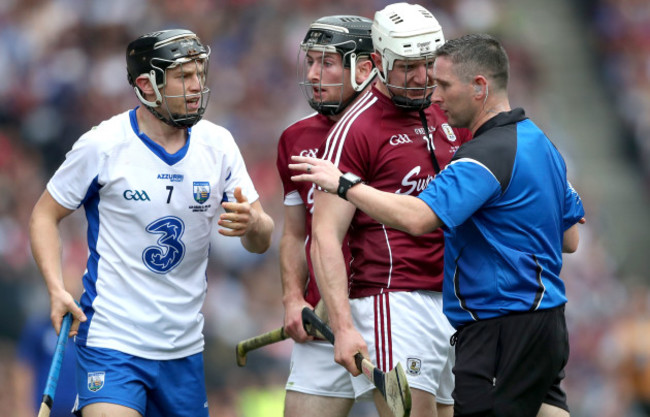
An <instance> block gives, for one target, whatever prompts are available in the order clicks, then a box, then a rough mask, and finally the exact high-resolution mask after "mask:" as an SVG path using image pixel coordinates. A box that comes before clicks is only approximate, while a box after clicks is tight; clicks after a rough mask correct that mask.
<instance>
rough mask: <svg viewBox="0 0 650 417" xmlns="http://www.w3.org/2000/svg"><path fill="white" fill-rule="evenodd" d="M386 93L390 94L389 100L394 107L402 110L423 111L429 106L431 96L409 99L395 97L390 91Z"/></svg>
mask: <svg viewBox="0 0 650 417" xmlns="http://www.w3.org/2000/svg"><path fill="white" fill-rule="evenodd" d="M388 91H389V92H390V94H391V97H390V99H391V100H392V102H393V103H394V104H395V106H397V107H399V108H400V109H402V110H407V111H415V110H423V109H426V108H427V107H429V106H430V105H431V94H429V95H428V96H426V97H425V98H418V99H411V98H408V97H404V96H398V95H395V94H393V92H392V91H390V89H389V90H388Z"/></svg>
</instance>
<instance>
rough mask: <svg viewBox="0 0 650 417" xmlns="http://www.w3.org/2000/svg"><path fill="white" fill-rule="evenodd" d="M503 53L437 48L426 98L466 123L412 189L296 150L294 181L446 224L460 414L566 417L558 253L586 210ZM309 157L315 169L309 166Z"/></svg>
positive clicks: (393, 216)
mask: <svg viewBox="0 0 650 417" xmlns="http://www.w3.org/2000/svg"><path fill="white" fill-rule="evenodd" d="M508 73H509V63H508V56H507V54H506V52H505V50H504V48H503V46H502V45H501V44H500V43H499V41H498V40H496V39H495V38H493V37H492V36H489V35H482V34H478V35H468V36H464V37H461V38H458V39H455V40H451V41H448V42H447V43H445V44H444V45H443V46H441V47H440V48H439V49H437V51H436V61H435V63H434V80H435V82H436V86H437V88H436V90H435V92H434V94H433V101H434V102H435V103H436V104H437V105H438V106H439V107H440V108H441V109H442V110H443V111H444V113H445V114H446V115H447V117H448V119H449V123H450V124H451V125H452V126H454V127H466V128H469V129H470V130H471V131H472V133H473V134H474V139H473V140H472V141H470V142H468V143H466V144H463V145H462V146H461V147H460V149H459V150H458V151H457V152H456V154H455V155H454V157H453V159H452V161H451V162H450V163H449V165H448V166H447V167H446V168H445V169H444V170H443V171H442V172H440V174H439V175H437V176H436V177H435V179H434V180H433V181H431V182H430V183H429V185H428V187H427V188H426V189H425V190H424V191H423V192H422V193H421V194H420V195H419V196H418V197H413V196H406V195H399V194H392V193H387V192H381V191H378V190H376V189H374V188H372V187H369V186H367V185H365V184H358V185H354V186H353V187H351V188H344V187H339V179H340V177H341V173H340V172H339V171H338V169H336V168H335V167H334V166H333V165H331V164H330V163H328V162H327V161H322V160H318V159H314V158H302V157H300V158H294V161H295V162H298V163H297V164H292V165H291V166H290V167H291V168H292V169H295V170H297V171H302V173H301V174H300V175H296V176H294V177H293V179H294V180H296V181H312V182H315V183H316V184H317V185H319V186H321V187H322V188H324V189H325V190H327V191H328V192H332V193H334V192H337V189H338V190H341V189H343V190H344V192H343V193H341V192H339V195H340V196H341V197H343V198H347V199H348V200H349V201H350V202H352V203H353V204H354V205H355V206H357V207H358V208H359V209H361V210H363V211H364V212H366V213H367V214H369V215H370V216H372V217H373V218H375V219H377V220H378V221H380V222H382V223H384V224H386V225H388V226H391V227H394V228H398V229H401V230H405V231H407V232H409V233H411V234H415V235H419V234H422V233H427V232H429V231H431V230H433V229H436V228H438V227H442V228H443V230H444V232H445V276H444V286H443V296H444V311H445V315H446V316H447V318H448V319H449V321H450V322H451V324H452V325H453V326H454V327H455V328H456V334H455V335H454V337H452V341H451V342H452V344H454V345H455V350H456V365H455V368H454V374H455V377H456V386H455V390H454V395H453V397H454V401H455V404H454V415H455V416H464V417H468V416H472V417H475V416H499V417H509V416H512V417H528V416H531V417H532V416H541V417H550V416H568V415H569V410H568V406H567V402H566V395H565V393H564V391H563V390H562V388H561V387H560V381H561V380H562V379H563V377H564V367H565V365H566V363H567V360H568V357H569V342H568V334H567V328H566V322H565V317H564V305H565V304H566V301H567V299H566V295H565V288H564V283H563V282H562V280H561V278H560V270H561V268H562V252H574V251H575V250H576V249H577V247H578V240H579V235H578V229H577V224H578V223H579V222H582V221H583V220H582V218H583V216H584V209H583V206H582V202H581V200H580V196H579V195H578V194H577V193H576V191H575V190H574V189H573V187H572V186H571V184H570V183H569V182H568V180H567V177H566V165H565V162H564V159H563V158H562V156H561V155H560V153H559V152H558V150H557V149H556V148H555V146H554V145H553V144H552V143H551V141H550V140H549V139H548V138H547V137H546V135H545V134H544V133H543V132H542V131H541V130H540V129H539V128H538V127H537V126H536V125H535V124H534V123H533V122H532V121H531V120H530V119H528V118H527V117H526V115H525V113H524V110H523V109H521V108H515V109H511V108H510V103H509V100H508V95H507V84H508ZM307 167H309V168H310V171H309V173H308V174H307V173H306V172H307Z"/></svg>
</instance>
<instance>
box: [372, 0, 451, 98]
mask: <svg viewBox="0 0 650 417" xmlns="http://www.w3.org/2000/svg"><path fill="white" fill-rule="evenodd" d="M372 42H373V45H374V48H375V50H376V51H377V52H378V53H379V54H380V55H381V59H382V63H383V64H382V65H383V71H381V72H379V77H380V78H381V80H382V81H383V82H384V83H386V84H387V85H388V87H390V88H389V90H391V89H393V90H399V89H402V90H407V89H409V90H412V89H413V88H407V87H406V85H391V84H388V82H387V80H388V73H389V71H391V70H392V69H393V64H394V63H395V60H396V59H398V60H405V61H408V60H422V59H430V60H431V61H433V59H434V52H435V50H436V49H438V47H440V46H441V45H442V44H444V43H445V37H444V35H443V33H442V28H441V27H440V24H439V23H438V21H437V20H436V18H435V17H434V16H433V14H431V12H429V11H428V10H427V9H425V8H424V7H422V6H420V5H419V4H409V3H394V4H390V5H388V6H386V7H385V8H384V9H383V10H380V11H378V12H377V13H375V19H374V21H373V23H372ZM420 89H421V90H422V96H423V97H422V99H417V100H413V99H408V98H406V97H404V96H396V95H393V97H392V99H393V102H395V104H396V105H398V106H399V107H403V108H406V109H410V110H415V109H419V108H424V107H427V106H428V105H429V104H430V103H431V101H430V96H431V94H428V95H426V94H425V92H426V89H425V88H420ZM391 94H392V92H391Z"/></svg>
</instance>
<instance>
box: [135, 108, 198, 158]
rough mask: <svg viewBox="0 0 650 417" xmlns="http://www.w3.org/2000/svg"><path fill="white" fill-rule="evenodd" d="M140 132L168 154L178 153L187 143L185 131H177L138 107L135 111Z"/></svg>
mask: <svg viewBox="0 0 650 417" xmlns="http://www.w3.org/2000/svg"><path fill="white" fill-rule="evenodd" d="M136 116H137V118H138V127H139V128H140V132H141V133H144V134H145V135H147V136H148V137H149V138H150V139H151V140H153V141H154V142H156V143H157V144H159V145H160V146H162V147H163V148H164V149H165V151H166V152H167V153H169V154H174V153H176V152H178V150H180V149H181V148H182V147H183V146H185V142H186V141H187V129H178V128H176V127H173V126H170V125H168V124H167V123H165V122H163V121H161V120H158V119H157V118H156V117H155V116H154V115H153V114H151V112H149V111H148V110H147V109H145V108H144V107H142V106H140V107H139V108H138V110H137V111H136Z"/></svg>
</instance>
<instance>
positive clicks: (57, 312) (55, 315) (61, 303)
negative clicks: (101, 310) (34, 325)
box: [50, 289, 87, 337]
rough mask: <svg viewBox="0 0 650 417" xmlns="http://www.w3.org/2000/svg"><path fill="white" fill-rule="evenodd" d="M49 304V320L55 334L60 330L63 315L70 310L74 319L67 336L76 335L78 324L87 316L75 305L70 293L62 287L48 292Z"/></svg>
mask: <svg viewBox="0 0 650 417" xmlns="http://www.w3.org/2000/svg"><path fill="white" fill-rule="evenodd" d="M50 306H51V309H50V320H51V321H52V326H53V327H54V330H56V334H57V335H58V334H59V332H60V331H61V325H62V323H63V316H65V315H66V314H67V313H68V312H70V313H72V317H73V319H74V320H73V321H72V325H71V326H70V332H69V333H68V337H72V336H76V335H77V333H78V332H79V324H80V323H81V322H82V321H86V320H87V318H86V315H85V314H84V312H83V310H82V309H81V308H80V307H79V306H78V305H77V302H76V301H75V299H74V297H72V294H70V293H69V292H67V291H65V290H63V289H62V290H60V291H58V292H55V293H52V294H50Z"/></svg>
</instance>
